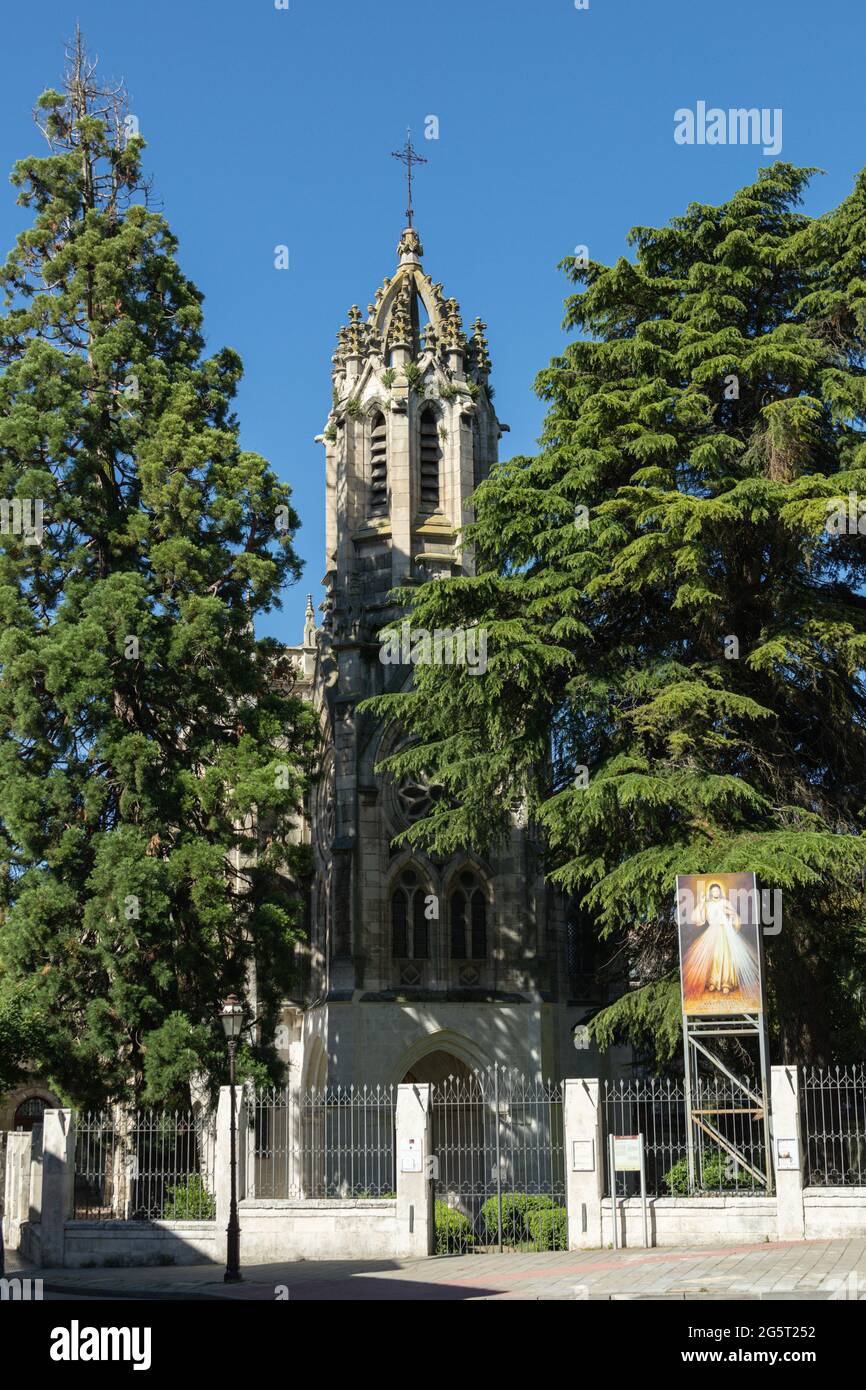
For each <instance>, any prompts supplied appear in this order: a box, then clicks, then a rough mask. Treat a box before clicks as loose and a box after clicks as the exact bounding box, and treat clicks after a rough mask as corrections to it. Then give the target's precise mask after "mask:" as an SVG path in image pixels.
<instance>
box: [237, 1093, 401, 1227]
mask: <svg viewBox="0 0 866 1390" xmlns="http://www.w3.org/2000/svg"><path fill="white" fill-rule="evenodd" d="M396 1106H397V1089H396V1087H395V1086H346V1087H341V1086H334V1087H325V1088H323V1089H320V1090H308V1091H304V1092H302V1093H301V1094H300V1095H296V1094H295V1093H294V1092H292V1091H291V1090H289V1089H287V1088H286V1089H272V1090H265V1091H258V1092H255V1093H254V1094H250V1095H248V1096H247V1124H248V1136H249V1137H248V1142H249V1150H248V1152H249V1155H250V1160H251V1161H250V1162H249V1164H248V1178H247V1194H248V1196H251V1197H252V1196H255V1197H264V1198H272V1199H275V1200H279V1199H285V1198H324V1197H331V1198H363V1197H393V1196H394V1195H395V1193H396V1181H397V1180H396V1168H395V1157H394V1124H395V1117H396Z"/></svg>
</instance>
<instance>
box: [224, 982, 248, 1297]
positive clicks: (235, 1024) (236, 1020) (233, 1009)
mask: <svg viewBox="0 0 866 1390" xmlns="http://www.w3.org/2000/svg"><path fill="white" fill-rule="evenodd" d="M220 1017H221V1018H222V1021H223V1028H224V1029H225V1034H226V1038H227V1039H228V1045H229V1105H230V1108H231V1116H230V1118H229V1134H230V1147H229V1154H230V1168H231V1204H230V1206H229V1224H228V1226H227V1227H226V1237H227V1239H226V1272H225V1282H226V1283H227V1284H239V1283H240V1282H241V1280H242V1278H243V1275H242V1274H241V1226H240V1222H239V1220H238V1149H237V1129H236V1124H235V1052H236V1051H237V1046H238V1038H239V1037H240V1034H241V1029H242V1027H243V1017H244V1006H243V1004H242V1003H241V1002H240V1000H239V999H238V997H237V995H236V994H230V995H229V997H228V999H227V1000H226V1002H225V1003H224V1004H223V1006H222V1009H221V1010H220Z"/></svg>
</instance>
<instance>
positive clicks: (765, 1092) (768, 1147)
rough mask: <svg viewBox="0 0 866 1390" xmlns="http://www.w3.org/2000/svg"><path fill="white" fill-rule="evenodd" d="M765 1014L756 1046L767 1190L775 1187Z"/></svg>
mask: <svg viewBox="0 0 866 1390" xmlns="http://www.w3.org/2000/svg"><path fill="white" fill-rule="evenodd" d="M766 1017H767V1016H766V1014H763V1015H762V1016H761V1018H760V1019H759V1021H758V1048H759V1051H760V1054H761V1094H762V1097H763V1101H764V1164H765V1168H766V1173H767V1191H768V1192H772V1191H773V1190H774V1188H775V1181H774V1170H773V1123H772V1116H771V1106H772V1102H771V1098H770V1067H769V1047H768V1043H767V1025H766Z"/></svg>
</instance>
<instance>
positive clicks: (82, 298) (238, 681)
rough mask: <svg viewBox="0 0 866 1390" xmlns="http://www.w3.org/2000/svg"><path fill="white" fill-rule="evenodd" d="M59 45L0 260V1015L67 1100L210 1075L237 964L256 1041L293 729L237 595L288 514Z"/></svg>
mask: <svg viewBox="0 0 866 1390" xmlns="http://www.w3.org/2000/svg"><path fill="white" fill-rule="evenodd" d="M68 57H69V66H68V70H67V74H66V80H65V85H64V90H63V91H62V92H57V91H53V90H52V91H47V92H45V93H44V94H43V95H42V96H41V97H40V98H39V102H38V106H37V113H36V114H37V121H38V123H39V124H40V126H41V128H42V130H43V132H44V134H45V136H46V137H47V141H48V146H49V149H48V153H47V154H45V155H43V156H40V157H36V156H34V157H31V158H26V159H23V160H21V162H20V163H19V164H17V165H16V167H15V170H14V172H13V175H12V182H13V184H14V185H15V187H16V188H17V189H18V201H19V203H20V204H21V206H22V207H23V208H25V209H26V210H27V211H28V213H29V214H30V223H29V225H28V227H27V228H26V229H25V230H24V231H22V233H21V234H20V236H19V237H18V239H17V242H16V244H15V246H14V248H13V250H12V251H11V253H10V254H9V256H8V258H7V260H6V262H5V265H4V266H3V268H2V271H0V282H2V286H3V289H4V291H5V310H4V312H3V314H2V316H0V499H4V500H3V518H2V520H3V526H2V534H0V837H2V839H0V844H2V850H0V859H2V868H3V873H2V884H0V890H2V896H0V1016H5V1017H6V1018H12V1019H13V1020H14V1018H15V1017H16V1016H17V1015H16V1013H15V1009H14V1007H13V1005H14V1000H15V998H16V996H17V995H26V1000H27V1007H28V1015H27V1017H28V1019H29V1020H30V1021H31V1022H32V1020H33V1019H35V1020H36V1021H37V1022H39V1021H40V1020H42V1021H45V1022H46V1023H48V1024H49V1025H50V1026H49V1027H48V1028H47V1030H45V1029H40V1028H39V1027H31V1028H30V1030H29V1033H28V1040H27V1050H28V1057H27V1059H26V1060H29V1062H30V1063H32V1064H33V1065H35V1066H36V1067H37V1068H38V1069H39V1070H40V1071H42V1072H43V1073H44V1074H45V1075H47V1076H50V1077H51V1078H52V1079H53V1080H54V1082H55V1084H56V1085H58V1086H59V1087H60V1088H61V1089H62V1090H63V1091H64V1092H65V1093H66V1094H68V1095H69V1096H70V1097H72V1098H73V1099H76V1100H79V1101H84V1100H88V1099H89V1100H99V1099H102V1098H105V1097H111V1096H120V1095H124V1094H126V1095H128V1094H129V1093H130V1090H131V1091H132V1093H133V1094H135V1095H138V1096H141V1095H143V1094H147V1095H149V1096H151V1097H153V1098H164V1097H167V1096H170V1095H172V1094H176V1093H177V1091H178V1089H179V1088H180V1087H182V1083H183V1079H184V1077H186V1078H187V1079H188V1078H189V1075H190V1074H191V1073H192V1072H194V1071H207V1072H209V1073H210V1075H211V1076H212V1077H218V1076H219V1073H220V1070H221V1068H222V1065H223V1061H222V1059H223V1057H224V1053H225V1048H224V1040H223V1039H222V1037H221V1029H220V1026H219V1022H218V1019H217V1009H218V1006H219V1003H220V1001H221V1000H222V999H224V998H225V995H226V994H227V993H228V992H230V991H231V990H236V991H238V992H239V993H240V992H242V991H243V990H244V989H245V987H246V986H247V985H248V984H249V982H250V981H251V979H252V978H253V977H254V978H255V985H256V995H255V997H256V1007H257V1013H258V1017H259V1024H260V1028H261V1037H262V1039H263V1041H262V1043H261V1045H260V1046H259V1047H258V1049H256V1048H253V1049H252V1051H253V1052H254V1053H257V1055H258V1057H259V1061H260V1063H261V1065H262V1066H267V1065H268V1063H269V1059H273V1058H274V1053H273V1050H272V1047H271V1040H272V1038H273V1033H274V1028H275V1021H276V1016H277V1007H278V1004H279V1001H280V999H281V997H284V995H285V992H286V990H287V988H288V987H289V985H290V982H291V978H292V969H293V961H294V954H295V946H296V941H297V939H298V936H299V932H300V897H299V894H298V891H297V888H296V882H297V880H298V878H299V876H300V875H301V874H302V873H303V872H304V861H303V859H302V857H301V856H302V851H301V850H292V849H291V848H287V847H286V842H287V840H288V838H289V834H290V831H291V829H292V827H293V826H294V824H295V823H296V813H297V811H298V808H299V803H300V798H301V795H302V791H303V785H304V766H305V761H306V758H307V754H308V749H309V744H310V739H311V728H310V715H309V713H308V712H307V710H306V707H305V706H304V705H303V704H302V702H301V701H300V700H299V699H298V698H297V697H296V696H295V695H294V693H293V691H292V669H291V667H290V665H289V663H288V662H287V661H286V660H285V659H284V658H282V657H281V656H280V654H279V650H278V648H277V645H276V644H275V643H273V642H271V641H267V640H260V639H257V638H256V636H255V634H254V621H255V618H256V616H257V615H258V614H261V613H264V612H267V611H268V610H270V609H272V608H274V607H275V606H277V605H278V604H279V594H280V590H281V588H282V587H283V586H284V585H285V584H286V583H287V582H289V581H292V580H294V579H296V578H297V577H298V574H299V562H298V559H297V556H296V554H295V551H294V549H293V544H292V541H293V533H294V530H295V528H296V526H297V524H298V521H297V517H296V515H295V513H294V511H293V509H292V507H291V504H290V500H289V498H290V493H289V489H288V488H287V487H286V486H285V485H283V484H281V483H280V482H279V481H278V479H277V477H276V475H275V473H274V472H273V470H272V468H271V467H270V465H269V464H268V463H267V462H266V461H265V460H264V459H263V458H261V457H260V456H259V455H257V454H255V453H250V452H247V451H246V450H244V449H242V448H241V446H240V443H239V438H238V428H239V427H238V421H237V419H236V417H235V415H234V413H233V408H232V399H233V397H234V395H235V392H236V388H237V385H238V382H239V379H240V377H241V370H242V369H241V363H240V360H239V358H238V356H237V354H236V353H235V352H233V351H231V350H230V349H222V350H221V351H218V352H216V353H214V354H213V355H209V356H205V355H204V338H203V327H202V324H203V315H202V296H201V294H200V293H199V292H198V291H197V290H196V288H195V287H194V285H193V284H192V283H191V282H190V281H189V280H188V279H187V278H186V277H185V276H184V275H183V273H182V272H181V270H180V268H179V265H178V261H177V243H176V241H175V239H174V237H173V236H172V233H171V231H170V229H169V227H168V224H167V222H166V221H165V219H164V217H163V216H162V215H161V214H160V213H159V212H158V211H156V210H154V209H153V207H152V206H150V200H149V198H148V190H147V188H146V186H145V185H144V182H143V179H142V173H141V161H142V151H143V148H144V142H143V140H142V138H141V137H140V135H139V134H138V133H137V128H136V122H135V120H134V118H133V117H132V116H131V115H130V113H129V111H128V108H127V105H126V100H125V95H124V92H123V89H122V87H120V86H110V85H106V84H104V83H102V82H101V81H100V80H99V79H98V77H97V73H96V70H95V64H94V63H93V62H91V61H90V60H89V59H88V57H87V54H86V52H85V49H84V46H83V44H82V41H81V38H80V35H79V36H77V37H76V40H75V42H74V44H73V45H72V46H71V48H70V50H69V54H68ZM9 1031H10V1030H9V1029H7V1033H8V1032H9ZM20 1060H21V1059H20V1058H19V1061H20Z"/></svg>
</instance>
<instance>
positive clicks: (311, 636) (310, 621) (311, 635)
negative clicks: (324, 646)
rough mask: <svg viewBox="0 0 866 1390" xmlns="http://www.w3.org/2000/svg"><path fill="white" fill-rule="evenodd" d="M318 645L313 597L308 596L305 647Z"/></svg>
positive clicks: (305, 619)
mask: <svg viewBox="0 0 866 1390" xmlns="http://www.w3.org/2000/svg"><path fill="white" fill-rule="evenodd" d="M315 645H316V615H315V613H314V612H313V595H312V594H307V611H306V614H305V615H304V646H305V647H314V646H315Z"/></svg>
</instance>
